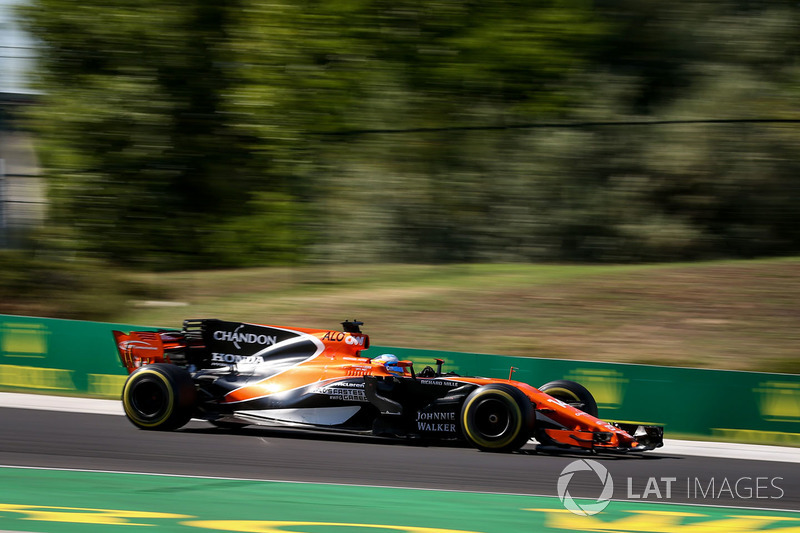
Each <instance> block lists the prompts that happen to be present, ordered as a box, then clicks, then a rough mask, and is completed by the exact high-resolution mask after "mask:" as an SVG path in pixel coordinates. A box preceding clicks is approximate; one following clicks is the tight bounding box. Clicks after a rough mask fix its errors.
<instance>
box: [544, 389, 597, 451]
mask: <svg viewBox="0 0 800 533" xmlns="http://www.w3.org/2000/svg"><path fill="white" fill-rule="evenodd" d="M539 390H540V391H541V392H544V393H546V394H548V395H550V396H552V397H553V398H555V399H557V400H561V401H562V402H564V403H566V404H569V405H571V406H572V407H575V408H576V409H580V410H581V411H583V412H584V413H586V414H589V415H592V416H593V417H597V415H598V411H597V402H596V401H595V399H594V396H592V393H591V392H589V390H588V389H587V388H586V387H584V386H583V385H581V384H580V383H577V382H575V381H569V380H566V379H559V380H556V381H551V382H549V383H545V384H544V385H542V386H541V387H539ZM536 440H537V441H539V443H540V444H543V445H545V446H560V447H563V446H564V445H563V444H559V443H558V442H556V441H555V440H553V439H552V438H551V437H550V436H549V435H548V434H547V433H546V432H545V428H544V427H542V426H541V425H540V426H538V427H537V428H536Z"/></svg>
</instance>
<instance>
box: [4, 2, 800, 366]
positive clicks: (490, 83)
mask: <svg viewBox="0 0 800 533" xmlns="http://www.w3.org/2000/svg"><path fill="white" fill-rule="evenodd" d="M19 13H20V16H21V17H22V20H23V23H24V26H25V28H26V29H27V31H29V32H30V33H31V34H32V35H33V36H34V37H35V38H36V40H37V43H38V57H39V61H38V70H37V71H36V72H35V77H34V80H35V83H36V89H37V90H38V94H39V96H37V98H36V103H35V105H30V106H27V108H26V111H25V115H24V117H23V119H24V124H25V127H26V128H29V129H30V130H31V131H33V132H34V135H35V138H36V141H37V145H38V152H39V157H40V159H41V162H42V166H43V169H44V173H45V175H46V178H47V180H48V183H49V199H48V202H49V219H48V222H47V224H46V225H45V226H44V227H43V228H40V229H38V230H37V232H36V233H35V234H32V235H31V236H30V237H31V238H30V240H29V241H28V242H29V246H28V248H29V249H27V250H24V251H15V252H6V253H4V254H2V257H0V312H6V313H18V314H38V315H43V316H62V317H72V318H90V319H100V320H129V321H132V323H139V322H143V323H144V322H146V323H155V322H156V321H163V322H161V323H160V325H163V324H164V323H166V322H172V321H177V320H178V319H179V318H181V317H182V318H185V317H187V316H189V315H192V314H194V315H195V316H199V315H203V316H205V315H208V316H219V317H220V318H231V319H248V320H256V321H269V322H270V323H276V322H277V323H281V321H282V320H284V318H285V320H290V321H296V322H297V323H300V322H302V323H303V324H304V325H308V326H309V327H330V326H331V324H332V323H331V316H335V319H343V318H345V317H344V316H339V315H340V314H341V313H345V312H346V313H351V312H352V313H353V314H359V317H360V318H369V320H368V322H369V323H370V324H375V322H376V318H375V317H378V318H377V322H378V324H375V325H376V326H377V327H375V328H372V327H371V328H370V331H371V332H372V333H373V334H375V335H376V337H375V338H376V339H378V338H379V337H380V336H381V335H382V336H383V337H382V338H383V340H381V341H379V342H382V343H386V344H390V343H392V342H395V343H398V344H402V343H404V342H405V344H408V343H407V342H406V341H404V340H403V339H404V338H405V337H402V338H396V337H393V335H395V334H397V333H398V326H402V328H401V329H402V331H403V332H407V331H410V332H413V334H414V335H415V338H416V340H417V343H419V342H423V343H424V346H427V347H431V348H440V349H461V350H464V351H469V350H471V349H484V350H493V351H498V350H500V351H502V353H509V354H518V355H530V354H533V353H542V352H544V353H543V355H547V354H552V355H556V356H559V357H583V358H586V357H592V358H599V359H606V360H615V359H616V360H629V361H638V362H641V360H640V359H639V358H640V357H644V358H645V359H646V360H648V361H650V360H653V358H654V357H656V358H657V359H658V361H659V362H663V363H666V364H670V363H671V364H693V365H697V364H700V363H698V362H697V361H698V360H700V359H702V358H707V361H706V362H705V363H704V364H711V365H721V366H723V367H725V366H727V367H733V368H747V369H751V368H760V369H765V370H774V369H779V368H780V369H788V370H789V371H795V370H796V368H797V366H796V365H797V358H796V350H795V347H796V340H797V335H798V333H797V331H800V328H798V322H797V319H798V316H800V315H798V313H797V308H796V304H795V302H796V301H797V297H800V282H798V281H797V280H798V279H800V276H798V274H800V262H797V261H789V262H787V263H772V262H764V263H750V262H745V264H743V265H742V266H736V267H724V268H722V267H717V266H715V265H714V264H711V265H706V266H705V267H703V268H702V269H698V270H695V269H693V268H692V267H691V266H687V265H682V266H676V270H671V269H667V270H663V271H662V270H658V271H652V272H653V273H651V271H649V270H642V271H638V270H637V271H636V272H635V273H634V272H633V271H628V270H624V269H623V270H619V271H617V270H614V271H613V272H612V273H609V272H611V271H605V270H603V268H604V267H598V266H594V267H590V268H589V269H588V270H580V269H578V270H568V269H567V270H565V269H564V267H559V268H558V269H557V270H559V271H562V270H563V272H565V273H572V274H570V276H571V277H570V276H567V277H563V276H566V274H564V275H563V276H562V275H561V274H559V275H558V276H556V277H555V278H553V281H552V283H551V284H549V285H547V286H546V287H545V285H543V284H542V283H543V282H540V279H539V278H540V277H541V276H545V277H547V276H550V274H549V272H550V270H548V267H546V266H544V267H542V268H543V270H537V269H535V268H532V269H521V270H519V271H517V270H514V275H511V274H509V272H506V271H505V270H503V269H502V268H500V270H497V271H496V270H494V269H493V268H492V265H486V264H487V263H493V264H495V265H498V267H499V264H501V263H551V264H564V263H607V264H612V263H614V264H617V263H650V262H675V261H697V260H708V259H725V258H728V259H731V258H732V259H740V258H755V257H765V256H791V255H798V253H800V224H798V223H797V222H798V221H797V206H798V205H800V184H799V182H798V176H799V175H800V158H798V156H797V147H798V146H800V105H799V104H800V62H798V57H800V5H798V4H797V2H796V1H794V0H793V1H788V0H714V1H707V0H673V1H671V2H659V1H655V0H635V1H633V0H614V1H610V0H594V1H593V0H544V1H538V0H537V1H531V0H526V1H518V0H481V1H480V2H478V1H473V0H425V1H421V0H391V1H389V0H270V1H269V2H265V1H261V0H229V1H225V2H218V1H212V0H196V1H194V2H178V1H176V0H158V1H155V0H105V1H103V2H98V1H96V0H87V1H84V2H75V1H74V0H30V1H29V2H27V3H26V4H25V5H24V6H22V7H21V9H20V11H19ZM355 263H363V264H364V265H363V268H361V267H359V268H361V270H358V269H357V268H354V264H355ZM412 263H416V264H419V265H423V264H424V265H432V264H439V265H443V264H444V266H443V267H442V268H443V269H442V270H440V271H439V270H437V271H436V272H429V271H428V270H424V272H423V273H422V274H420V273H419V272H420V271H419V270H418V269H415V268H412V267H410V266H408V265H410V264H412ZM387 264H388V265H387ZM394 264H402V265H406V266H405V267H397V266H391V265H394ZM446 264H452V267H448V266H447V265H446ZM479 264H483V266H480V268H478V266H479ZM382 265H387V266H386V268H384V267H383V266H382ZM469 265H472V266H475V268H477V270H475V271H474V272H473V271H472V270H470V266H469ZM462 266H463V267H462ZM232 267H271V268H268V269H253V270H249V271H242V272H241V274H237V275H233V274H226V273H224V272H222V271H218V272H208V276H201V275H200V274H198V273H197V271H198V270H210V269H229V268H232ZM278 267H290V268H289V269H288V270H282V269H281V268H278ZM426 268H427V267H426ZM450 268H455V269H456V271H451V270H450ZM462 268H465V269H467V272H471V273H470V274H469V275H465V274H464V273H463V272H462V270H461V269H462ZM598 269H599V270H598ZM512 270H513V269H512ZM165 271H193V272H190V273H188V274H187V273H185V272H184V273H179V272H178V273H174V274H172V273H170V272H165ZM154 272H160V273H161V274H154ZM359 272H360V274H359ZM406 273H407V274H406ZM490 273H496V274H497V279H496V280H495V281H490V280H492V279H494V278H491V276H490V275H489V274H490ZM358 276H361V277H359V278H358V280H357V282H356V281H354V279H353V278H354V277H358ZM409 276H410V277H411V278H413V281H414V283H411V282H410V281H409V280H408V279H407V278H408V277H409ZM420 276H421V277H420ZM604 276H605V277H604ZM637 276H639V277H637ZM373 277H374V278H375V279H372V278H373ZM365 278H366V280H365ZM584 278H585V283H584V282H583V281H582V280H584ZM547 279H550V278H547ZM226 280H227V281H226ZM259 280H261V281H259ZM369 280H372V281H369ZM637 280H638V281H637ZM634 282H635V283H634ZM309 283H311V284H313V285H314V286H313V287H311V288H309V287H308V284H309ZM548 283H550V282H548ZM632 283H634V284H633V285H632ZM636 283H638V285H636ZM493 284H495V285H498V286H501V288H502V290H501V289H498V288H497V287H495V286H494V285H493ZM454 287H455V288H454ZM568 287H569V288H570V289H569V290H567V288H568ZM357 288H360V289H359V290H361V289H363V291H361V292H359V293H358V294H359V296H358V297H356V296H354V295H353V291H354V290H356V289H357ZM719 289H724V290H719ZM286 291H289V292H286ZM309 291H310V292H309ZM565 291H566V292H565ZM362 293H363V294H362ZM754 299H758V304H756V303H754V302H753V300H754ZM151 300H155V301H156V303H155V304H154V305H161V304H159V303H158V302H159V301H165V300H169V301H173V303H174V304H175V305H176V306H187V307H175V308H172V307H153V306H152V305H150V304H148V302H149V301H151ZM132 301H135V302H139V303H134V304H132V303H131V302H132ZM137 306H140V307H137ZM300 310H302V312H301V311H300ZM365 310H368V312H369V314H370V317H365V316H363V315H361V314H360V313H362V312H363V311H365ZM487 313H490V314H491V316H492V318H491V319H488V318H487V316H486V315H487ZM276 315H280V317H283V318H280V317H277V316H276ZM323 315H324V318H323ZM381 317H382V318H381ZM536 317H539V318H536ZM334 322H335V320H334ZM292 323H294V322H292ZM176 325H177V323H176ZM487 328H488V329H487ZM504 328H505V329H504ZM507 328H511V329H510V330H508V331H506V329H507ZM564 328H566V329H564ZM453 331H458V332H461V333H462V335H460V336H459V335H456V337H457V338H458V339H461V342H462V344H461V345H459V344H457V343H455V340H454V336H453V335H451V334H449V333H448V332H453ZM481 332H482V333H481ZM503 332H504V333H503ZM479 334H480V335H482V336H483V337H480V338H479ZM489 336H492V338H493V339H494V340H489V339H488V337H489ZM500 337H502V339H504V340H503V342H504V343H505V344H502V345H501V344H498V342H499V341H498V338H500ZM681 339H682V340H681ZM598 342H599V343H600V344H602V346H605V348H602V347H600V344H598ZM603 343H605V344H603ZM759 351H761V352H763V353H767V355H765V356H764V357H765V358H762V359H761V360H757V359H754V358H753V354H754V353H759ZM770 354H771V355H770ZM715 358H716V359H715ZM775 361H778V363H776V362H775ZM781 365H783V366H781Z"/></svg>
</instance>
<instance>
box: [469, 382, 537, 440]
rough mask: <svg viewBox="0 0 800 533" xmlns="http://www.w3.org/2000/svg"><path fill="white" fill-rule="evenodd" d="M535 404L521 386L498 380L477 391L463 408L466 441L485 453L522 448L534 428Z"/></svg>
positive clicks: (470, 396)
mask: <svg viewBox="0 0 800 533" xmlns="http://www.w3.org/2000/svg"><path fill="white" fill-rule="evenodd" d="M533 422H534V414H533V405H532V404H531V401H530V400H529V399H528V397H527V396H525V394H523V393H522V391H520V390H519V389H517V388H515V387H513V386H511V385H508V384H505V383H497V384H491V385H485V386H483V387H480V388H478V389H476V390H474V391H473V392H472V393H471V394H470V395H469V396H467V399H466V400H465V401H464V404H463V406H462V407H461V428H462V430H463V432H464V437H465V438H466V439H467V442H469V443H470V444H472V445H473V446H475V447H476V448H478V449H479V450H482V451H485V452H513V451H515V450H518V449H520V448H522V446H524V445H525V443H526V442H528V439H529V438H530V436H531V432H532V430H533Z"/></svg>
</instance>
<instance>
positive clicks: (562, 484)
mask: <svg viewBox="0 0 800 533" xmlns="http://www.w3.org/2000/svg"><path fill="white" fill-rule="evenodd" d="M585 471H592V472H594V473H595V474H597V477H598V478H599V479H600V482H601V483H602V484H603V490H602V492H601V493H600V497H599V498H597V501H596V502H594V503H578V502H576V501H575V500H574V499H573V498H572V495H571V494H570V493H569V482H570V481H572V477H573V476H574V475H575V473H576V472H585ZM556 490H557V492H558V499H560V500H561V503H562V504H564V507H565V508H566V509H567V510H568V511H570V512H572V513H575V514H576V515H580V516H591V515H594V514H597V513H599V512H600V511H602V510H603V509H605V508H606V507H607V506H608V503H609V502H610V501H611V496H612V495H613V494H614V480H613V479H611V474H609V473H608V470H607V469H606V467H604V466H603V465H601V464H600V463H598V462H597V461H592V460H591V459H578V460H576V461H572V462H571V463H570V464H568V465H567V466H566V467H564V470H562V471H561V475H559V476H558V485H557V487H556Z"/></svg>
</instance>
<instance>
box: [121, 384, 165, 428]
mask: <svg viewBox="0 0 800 533" xmlns="http://www.w3.org/2000/svg"><path fill="white" fill-rule="evenodd" d="M168 397H169V395H168V394H167V391H166V390H164V387H163V385H162V384H161V383H159V382H157V381H153V380H149V379H148V380H143V381H141V382H139V383H137V384H136V386H135V387H134V388H133V390H132V391H131V396H130V399H131V405H132V406H133V408H134V410H135V411H136V413H137V414H138V415H139V416H140V417H141V418H143V419H153V418H157V417H158V416H160V415H162V414H163V413H164V411H165V410H166V403H167V399H168Z"/></svg>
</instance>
